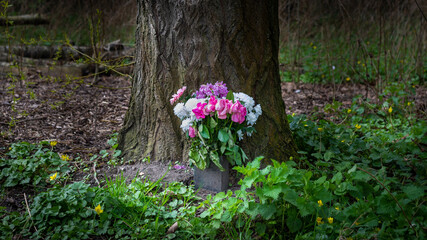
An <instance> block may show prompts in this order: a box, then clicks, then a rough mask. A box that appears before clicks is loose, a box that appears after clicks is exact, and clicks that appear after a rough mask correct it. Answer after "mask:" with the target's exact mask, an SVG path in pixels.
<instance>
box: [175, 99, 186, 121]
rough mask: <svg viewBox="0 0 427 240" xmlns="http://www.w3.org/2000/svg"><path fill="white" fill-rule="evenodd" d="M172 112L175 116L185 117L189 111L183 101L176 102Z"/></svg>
mask: <svg viewBox="0 0 427 240" xmlns="http://www.w3.org/2000/svg"><path fill="white" fill-rule="evenodd" d="M173 112H174V113H175V115H176V116H177V117H179V118H180V119H184V118H186V117H189V112H188V111H187V110H186V108H185V106H184V103H178V104H177V105H176V106H175V107H174V108H173Z"/></svg>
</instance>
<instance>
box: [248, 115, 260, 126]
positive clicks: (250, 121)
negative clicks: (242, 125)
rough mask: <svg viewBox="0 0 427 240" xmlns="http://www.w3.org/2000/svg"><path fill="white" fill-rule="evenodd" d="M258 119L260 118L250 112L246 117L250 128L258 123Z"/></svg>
mask: <svg viewBox="0 0 427 240" xmlns="http://www.w3.org/2000/svg"><path fill="white" fill-rule="evenodd" d="M257 119H258V116H257V115H256V114H255V113H253V112H250V113H249V114H248V115H246V121H247V122H248V124H249V125H250V126H253V125H254V124H255V123H256V120H257Z"/></svg>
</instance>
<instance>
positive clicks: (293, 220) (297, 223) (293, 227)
mask: <svg viewBox="0 0 427 240" xmlns="http://www.w3.org/2000/svg"><path fill="white" fill-rule="evenodd" d="M292 210H293V211H292ZM292 210H291V211H290V213H289V215H288V219H286V225H287V226H288V228H289V230H290V231H291V232H296V231H298V230H299V229H300V228H301V227H302V222H301V220H300V219H299V218H298V217H297V212H296V211H295V210H294V208H293V209H292Z"/></svg>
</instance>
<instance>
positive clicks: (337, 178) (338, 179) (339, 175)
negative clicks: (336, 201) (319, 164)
mask: <svg viewBox="0 0 427 240" xmlns="http://www.w3.org/2000/svg"><path fill="white" fill-rule="evenodd" d="M341 181H342V173H341V172H338V173H336V174H335V175H334V176H333V177H332V180H331V182H335V183H336V184H340V183H341Z"/></svg>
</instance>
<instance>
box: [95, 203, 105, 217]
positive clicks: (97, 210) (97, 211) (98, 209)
mask: <svg viewBox="0 0 427 240" xmlns="http://www.w3.org/2000/svg"><path fill="white" fill-rule="evenodd" d="M95 212H96V213H98V215H99V214H101V213H103V212H104V210H102V208H101V205H100V204H98V206H96V207H95Z"/></svg>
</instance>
